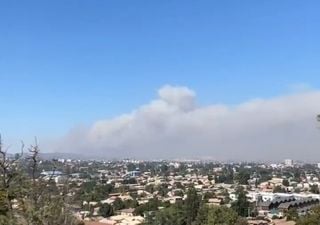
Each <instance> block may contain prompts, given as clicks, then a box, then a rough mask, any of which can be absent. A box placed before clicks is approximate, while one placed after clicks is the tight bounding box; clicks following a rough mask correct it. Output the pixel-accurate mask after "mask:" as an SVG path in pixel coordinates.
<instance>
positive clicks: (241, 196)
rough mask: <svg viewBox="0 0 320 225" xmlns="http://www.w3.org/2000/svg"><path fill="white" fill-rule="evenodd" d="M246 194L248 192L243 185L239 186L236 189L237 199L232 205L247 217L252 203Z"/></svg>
mask: <svg viewBox="0 0 320 225" xmlns="http://www.w3.org/2000/svg"><path fill="white" fill-rule="evenodd" d="M246 194H247V193H246V191H245V190H244V188H243V187H241V186H240V187H238V189H237V191H236V195H237V200H236V201H235V202H233V203H232V205H231V208H232V209H233V210H234V211H235V212H237V213H238V215H239V216H242V217H247V216H248V214H249V210H250V204H249V202H248V200H247V196H246Z"/></svg>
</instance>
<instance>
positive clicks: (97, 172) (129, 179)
mask: <svg viewBox="0 0 320 225" xmlns="http://www.w3.org/2000/svg"><path fill="white" fill-rule="evenodd" d="M60 163H61V164H62V165H68V166H69V167H70V166H71V168H73V170H72V173H70V174H66V173H63V172H59V171H58V170H57V171H54V172H53V171H44V172H43V173H42V174H41V175H42V176H44V177H46V178H50V179H52V178H53V179H55V181H56V183H57V184H63V183H64V182H65V181H66V180H65V178H66V177H68V182H69V183H72V184H75V187H74V188H73V189H71V190H70V193H69V194H70V196H73V195H75V194H76V192H77V191H78V190H79V189H80V188H81V186H82V185H83V184H84V183H86V182H88V181H92V180H94V181H95V182H97V183H96V185H101V184H103V185H105V184H109V185H112V187H113V188H114V191H113V192H112V193H108V194H107V195H106V196H105V197H104V198H101V199H98V200H92V201H89V200H86V201H82V202H81V204H80V205H79V206H78V210H77V211H76V212H75V213H76V215H77V216H78V217H79V218H82V219H83V220H84V221H86V223H87V224H90V225H91V224H92V225H95V224H98V223H99V224H101V225H102V224H109V225H124V224H126V225H136V224H141V223H143V221H144V220H145V217H144V215H137V214H136V213H135V208H125V209H121V210H117V211H115V212H114V214H113V215H111V216H109V217H107V218H103V217H101V216H100V215H99V207H100V206H101V205H102V204H109V205H110V206H113V204H114V202H115V201H116V200H117V199H120V200H121V201H123V202H126V201H136V203H137V205H138V206H141V205H144V204H147V203H148V202H149V201H151V200H152V199H157V200H159V201H160V202H162V203H167V204H175V203H177V202H179V201H184V200H185V199H186V197H187V195H186V192H187V189H188V187H190V186H192V187H194V188H195V189H196V190H197V191H198V193H199V195H201V196H202V198H203V199H205V201H206V204H208V205H210V206H219V205H226V206H229V207H230V205H231V204H232V202H234V201H237V194H236V189H237V187H238V186H239V185H242V186H243V187H244V188H245V190H246V193H247V194H246V196H247V200H248V201H249V202H250V204H251V205H252V206H253V208H254V210H255V211H256V212H255V214H256V215H255V217H257V218H258V217H259V218H260V220H257V219H252V218H251V219H248V222H249V224H264V223H265V224H270V221H272V220H273V219H276V218H279V219H281V218H284V217H285V216H286V213H287V212H288V211H289V210H295V212H297V213H298V214H299V215H304V214H306V213H308V212H309V210H310V209H311V208H312V207H315V206H318V205H319V201H320V195H319V187H320V181H319V178H320V177H319V174H320V171H319V168H318V165H316V166H315V167H314V168H313V170H310V169H308V170H304V168H303V167H300V166H296V165H295V164H294V162H293V161H292V160H285V162H284V163H281V164H261V163H260V164H246V165H243V164H235V163H230V164H221V163H217V164H214V163H211V164H208V165H209V166H208V165H206V164H205V163H201V162H163V161H161V162H140V161H134V162H132V161H119V162H86V163H80V162H78V161H72V160H71V161H70V160H65V161H62V160H60ZM129 167H130V168H129ZM204 168H205V169H204ZM226 168H228V170H227V169H226ZM230 168H231V169H230ZM240 169H244V170H247V171H248V172H249V173H250V176H249V177H248V180H247V184H239V183H238V181H237V179H236V177H237V174H238V173H239V170H240ZM260 169H264V170H266V171H268V173H270V174H268V175H269V176H270V177H269V179H266V180H263V181H261V177H260V176H259V174H257V172H256V171H259V170H260ZM226 171H227V172H226ZM296 171H298V172H299V177H295V175H293V174H292V173H294V172H296ZM225 173H228V174H229V173H231V174H232V177H233V181H232V182H227V183H224V182H219V179H216V178H217V177H219V176H220V177H221V176H227V175H226V174H225ZM278 190H281V191H280V192H279V191H278ZM75 208H76V207H75ZM159 210H161V207H159ZM252 211H253V210H252ZM261 218H265V219H266V220H261ZM257 221H260V222H259V223H258V222H257ZM262 221H264V222H262Z"/></svg>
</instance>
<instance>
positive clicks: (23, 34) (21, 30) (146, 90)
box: [0, 0, 320, 160]
mask: <svg viewBox="0 0 320 225" xmlns="http://www.w3.org/2000/svg"><path fill="white" fill-rule="evenodd" d="M319 8H320V3H319V1H312V0H310V1H294V0H287V1H286V0H283V1H278V0H273V1H272V0H270V1H266V0H262V1H255V0H252V1H249V0H247V1H236V0H234V1H203V0H199V1H188V0H183V1H182V0H181V1H180V0H176V1H172V0H161V1H148V0H145V1H143V0H138V1H118V0H117V1H111V0H110V1H102V0H91V1H79V0H70V1H61V0H56V1H43V0H41V1H40V0H39V1H34V0H29V1H14V0H10V1H9V0H7V1H6V0H4V1H1V2H0V85H1V88H0V102H1V106H0V132H1V133H2V136H3V138H4V139H5V141H6V143H8V144H9V145H12V146H13V147H12V148H13V149H15V148H17V145H18V144H19V140H20V139H23V140H25V142H27V143H30V142H31V141H32V139H33V137H34V136H37V137H38V139H39V141H40V143H41V144H42V145H43V151H70V152H80V153H88V151H90V152H91V153H92V154H97V155H102V156H106V157H125V156H130V157H146V155H148V157H150V158H152V157H182V156H186V157H194V156H201V157H212V158H219V159H220V158H221V159H229V158H232V157H234V158H236V159H239V158H244V157H246V158H248V159H261V158H262V159H264V158H268V159H275V158H280V157H292V158H303V157H304V158H305V159H306V160H308V159H313V158H314V157H315V156H317V157H319V160H320V153H316V152H317V151H316V150H317V148H318V149H319V148H320V144H319V143H320V139H319V143H318V142H317V138H318V136H317V129H316V128H315V127H316V125H315V124H314V121H313V119H314V117H315V116H314V114H315V113H317V111H320V109H319V106H318V105H320V104H319V103H318V102H320V98H319V99H318V97H319V91H320V90H319V89H320V85H319V84H320V68H319V61H320V42H319V40H320V29H319V24H320V15H319V13H318V12H319ZM307 103H308V104H307ZM247 105H251V107H249V108H250V110H249V109H247V108H246V107H247ZM252 105H253V106H252ZM267 106H270V108H268V107H267ZM243 108H245V110H244V109H243ZM279 109H281V110H279ZM290 109H294V110H296V113H295V114H294V115H293V116H298V118H297V120H291V121H288V120H287V119H286V118H285V116H284V115H286V113H287V114H288V113H289V114H290V113H291V111H290ZM243 110H244V111H245V112H246V113H244V112H243ZM246 110H249V111H246ZM280 111H281V112H280ZM269 114H270V116H271V115H273V117H270V118H269V116H268V115H269ZM259 115H265V116H266V117H268V118H265V117H261V116H259ZM290 115H291V114H290ZM253 116H255V118H253ZM262 118H263V119H265V120H260V119H262ZM295 118H296V117H295ZM237 119H239V121H245V122H246V123H242V124H237V126H238V127H237V128H236V129H234V130H237V129H239V131H237V132H236V131H233V128H232V127H230V124H229V122H228V121H233V120H237ZM270 121H278V123H277V124H275V125H274V126H269V125H270ZM267 125H268V126H267ZM279 127H280V128H279ZM298 128H299V129H298ZM302 128H303V129H308V131H309V132H305V133H303V132H301V130H303V129H302ZM241 129H243V130H246V129H249V131H248V132H247V133H246V134H244V133H245V132H244V131H240V130H241ZM309 129H310V130H309ZM149 131H152V132H149ZM268 132H270V133H268ZM288 133H289V134H288ZM271 134H277V135H271ZM243 135H244V136H245V137H244V136H243ZM266 135H267V136H268V137H269V138H267V140H266V138H265V137H266ZM290 135H291V136H290ZM301 135H302V136H303V137H302V138H300V139H297V137H300V136H301ZM307 135H308V136H307ZM213 136H214V137H216V138H217V139H218V140H215V138H212V137H213ZM271 136H272V138H271ZM185 139H191V140H193V139H195V140H194V141H193V142H192V143H185V144H183V143H184V142H185V141H184V140H185ZM288 139H291V140H292V139H296V140H295V142H292V143H290V145H289V144H288ZM79 140H81V141H79ZM252 140H254V141H252ZM258 140H259V141H258ZM230 142H231V143H233V144H230ZM164 143H165V144H164ZM261 145H263V146H265V145H267V146H268V147H261ZM156 146H157V147H156ZM261 148H262V149H264V151H271V150H270V149H273V151H272V152H273V153H279V152H280V153H281V154H280V155H279V156H276V155H275V154H269V155H263V156H262V155H261V154H259V152H260V151H261ZM303 148H307V149H308V150H307V152H308V153H309V154H301V152H303V151H305V149H304V150H302V149H303ZM163 149H166V151H163ZM235 149H238V150H235ZM234 151H236V152H234ZM221 152H225V154H221ZM299 152H300V153H299ZM318 152H319V151H318ZM146 153H147V154H146ZM185 153H186V154H185ZM199 153H201V154H199ZM243 153H246V154H243Z"/></svg>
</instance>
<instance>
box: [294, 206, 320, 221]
mask: <svg viewBox="0 0 320 225" xmlns="http://www.w3.org/2000/svg"><path fill="white" fill-rule="evenodd" d="M297 225H320V207H316V208H314V209H312V211H311V212H310V213H309V214H307V215H306V216H304V217H301V218H300V219H298V221H297Z"/></svg>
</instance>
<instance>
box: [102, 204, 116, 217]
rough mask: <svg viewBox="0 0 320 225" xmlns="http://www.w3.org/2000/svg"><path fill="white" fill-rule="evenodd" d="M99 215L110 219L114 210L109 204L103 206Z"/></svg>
mask: <svg viewBox="0 0 320 225" xmlns="http://www.w3.org/2000/svg"><path fill="white" fill-rule="evenodd" d="M99 215H100V216H103V217H109V216H112V215H113V208H112V206H111V205H109V204H107V203H106V204H103V205H101V206H100V208H99Z"/></svg>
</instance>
